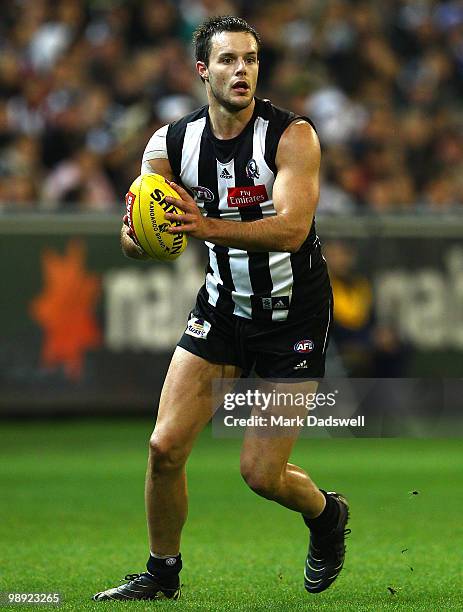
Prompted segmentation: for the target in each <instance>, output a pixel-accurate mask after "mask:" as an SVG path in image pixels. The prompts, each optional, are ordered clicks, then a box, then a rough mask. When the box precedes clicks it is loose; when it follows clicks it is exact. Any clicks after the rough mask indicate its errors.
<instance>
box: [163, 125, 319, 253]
mask: <svg viewBox="0 0 463 612" xmlns="http://www.w3.org/2000/svg"><path fill="white" fill-rule="evenodd" d="M275 162H276V166H277V175H276V179H275V183H274V185H273V204H274V207H275V210H276V213H277V214H276V215H274V216H272V217H267V218H266V219H258V220H256V221H249V222H245V223H237V222H236V221H226V220H223V219H212V218H209V217H203V216H202V215H201V212H200V210H199V208H198V206H197V204H196V202H195V201H194V200H193V198H192V197H191V196H190V195H189V194H188V193H187V192H186V191H185V190H184V189H182V188H181V187H179V186H178V185H176V184H172V186H173V188H174V189H175V190H176V191H177V192H178V193H179V195H180V197H181V199H180V200H177V199H174V198H166V199H167V200H168V201H169V202H171V203H172V204H174V205H175V206H178V207H179V208H180V209H182V210H183V211H184V213H185V214H184V215H175V214H168V215H166V218H169V219H171V220H178V221H180V222H181V224H182V225H181V226H178V227H172V228H171V229H170V231H171V232H172V233H178V232H187V233H188V234H190V235H191V236H194V237H195V238H198V239H200V240H207V241H209V242H212V243H213V244H218V245H222V246H228V247H234V248H237V249H243V250H245V251H285V252H291V253H295V252H296V251H298V250H299V249H300V248H301V246H302V244H303V243H304V240H305V239H306V238H307V235H308V233H309V231H310V227H311V225H312V221H313V217H314V214H315V209H316V207H317V202H318V196H319V169H320V143H319V141H318V137H317V134H316V132H315V130H314V129H313V128H312V126H311V125H310V124H309V123H307V122H306V121H303V120H297V121H294V122H293V123H291V124H290V125H289V126H288V127H287V128H286V130H285V131H284V133H283V135H282V136H281V138H280V142H279V145H278V150H277V155H276V159H275Z"/></svg>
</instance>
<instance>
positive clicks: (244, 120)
mask: <svg viewBox="0 0 463 612" xmlns="http://www.w3.org/2000/svg"><path fill="white" fill-rule="evenodd" d="M210 102H212V101H210ZM255 105H256V101H255V99H254V98H253V100H252V102H251V104H250V105H249V106H247V107H246V108H243V109H242V110H240V111H238V112H231V111H229V110H227V109H226V108H224V107H223V106H221V105H220V104H217V103H215V104H214V103H212V104H211V103H209V118H210V122H211V128H212V132H213V134H214V136H215V137H216V138H219V139H220V140H229V139H230V138H235V137H236V136H238V135H239V134H241V132H242V131H243V130H244V128H245V127H246V126H247V124H248V123H249V121H250V120H251V117H252V115H253V113H254V107H255Z"/></svg>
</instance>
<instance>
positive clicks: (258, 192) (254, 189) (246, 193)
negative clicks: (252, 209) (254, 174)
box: [227, 185, 268, 208]
mask: <svg viewBox="0 0 463 612" xmlns="http://www.w3.org/2000/svg"><path fill="white" fill-rule="evenodd" d="M267 200H268V195H267V189H266V187H265V185H251V186H250V187H229V188H228V195H227V202H228V206H229V207H230V208H244V207H246V206H258V205H259V204H262V203H263V202H266V201H267Z"/></svg>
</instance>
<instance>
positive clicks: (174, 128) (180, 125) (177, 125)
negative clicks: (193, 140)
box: [167, 104, 208, 135]
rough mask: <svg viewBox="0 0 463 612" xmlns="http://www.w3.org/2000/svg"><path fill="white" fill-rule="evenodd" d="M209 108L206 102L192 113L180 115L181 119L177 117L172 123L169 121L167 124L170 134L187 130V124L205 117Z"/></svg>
mask: <svg viewBox="0 0 463 612" xmlns="http://www.w3.org/2000/svg"><path fill="white" fill-rule="evenodd" d="M207 109H208V105H207V104H205V105H204V106H201V107H200V108H197V109H196V110H194V111H192V112H191V113H188V115H184V116H183V117H180V119H177V120H176V121H173V122H172V123H169V125H168V126H167V132H168V134H169V135H172V134H175V133H176V132H179V131H182V130H185V129H186V126H187V125H188V124H189V123H193V122H194V121H197V120H198V119H203V118H205V117H206V115H207Z"/></svg>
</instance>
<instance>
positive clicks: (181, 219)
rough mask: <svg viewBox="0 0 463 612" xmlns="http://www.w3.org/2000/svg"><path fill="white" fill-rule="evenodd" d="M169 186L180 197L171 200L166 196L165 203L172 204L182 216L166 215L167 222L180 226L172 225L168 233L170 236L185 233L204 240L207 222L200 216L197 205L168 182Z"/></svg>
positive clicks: (176, 186) (183, 192)
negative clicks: (180, 211)
mask: <svg viewBox="0 0 463 612" xmlns="http://www.w3.org/2000/svg"><path fill="white" fill-rule="evenodd" d="M169 185H170V186H171V187H172V188H173V189H175V191H176V192H177V193H178V195H179V196H180V199H179V198H172V197H170V196H166V201H167V202H168V203H169V204H173V205H174V206H175V207H176V208H180V210H183V212H184V214H183V215H179V214H176V213H166V214H165V217H166V219H167V220H168V221H175V222H178V223H180V225H172V226H171V227H170V228H169V233H171V234H180V233H182V232H185V233H187V234H189V235H191V236H194V237H195V238H198V239H200V240H204V239H206V238H207V225H208V221H207V219H206V218H205V217H203V216H202V214H201V211H200V210H199V208H198V205H197V204H196V202H195V201H194V200H193V198H192V197H191V195H190V194H189V193H188V191H186V190H185V189H183V187H180V185H177V184H176V183H173V182H172V181H170V182H169Z"/></svg>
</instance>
